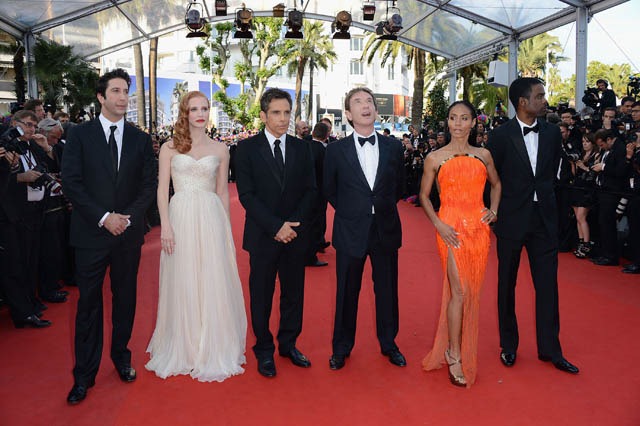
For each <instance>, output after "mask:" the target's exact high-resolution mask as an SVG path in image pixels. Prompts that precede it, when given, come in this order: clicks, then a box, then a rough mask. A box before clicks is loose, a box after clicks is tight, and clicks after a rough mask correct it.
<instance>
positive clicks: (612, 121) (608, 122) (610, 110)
mask: <svg viewBox="0 0 640 426" xmlns="http://www.w3.org/2000/svg"><path fill="white" fill-rule="evenodd" d="M616 113H617V111H616V107H606V108H605V109H604V110H603V111H602V128H603V129H607V130H617V120H616Z"/></svg>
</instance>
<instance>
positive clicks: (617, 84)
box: [587, 61, 633, 98]
mask: <svg viewBox="0 0 640 426" xmlns="http://www.w3.org/2000/svg"><path fill="white" fill-rule="evenodd" d="M631 74H633V73H632V72H631V66H630V65H629V64H613V65H608V64H603V63H602V62H599V61H591V62H589V65H587V86H589V87H595V86H596V81H597V80H598V79H601V78H602V79H605V80H607V81H608V82H609V86H610V88H611V89H612V90H613V91H614V92H615V94H616V96H617V97H619V98H621V97H623V96H626V94H627V83H628V81H629V80H628V79H629V76H630V75H631Z"/></svg>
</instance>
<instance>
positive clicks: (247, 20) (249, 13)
mask: <svg viewBox="0 0 640 426" xmlns="http://www.w3.org/2000/svg"><path fill="white" fill-rule="evenodd" d="M242 6H243V7H242V9H237V10H236V19H235V21H233V26H234V27H236V32H235V33H234V34H233V38H253V33H252V32H251V27H252V26H253V10H251V9H247V8H246V7H244V3H243V5H242Z"/></svg>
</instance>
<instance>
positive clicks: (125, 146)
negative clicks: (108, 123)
mask: <svg viewBox="0 0 640 426" xmlns="http://www.w3.org/2000/svg"><path fill="white" fill-rule="evenodd" d="M130 137H131V129H130V128H129V126H128V125H127V124H126V123H125V125H124V132H123V134H122V146H121V152H120V165H119V166H118V174H117V180H118V181H119V180H120V176H122V172H123V171H126V170H127V168H128V166H129V162H130V161H131V159H132V157H133V155H132V152H133V149H134V144H133V141H131V140H129V138H130Z"/></svg>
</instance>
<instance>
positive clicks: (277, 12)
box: [273, 3, 284, 18]
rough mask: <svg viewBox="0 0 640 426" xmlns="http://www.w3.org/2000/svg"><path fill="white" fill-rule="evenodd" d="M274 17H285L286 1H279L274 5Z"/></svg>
mask: <svg viewBox="0 0 640 426" xmlns="http://www.w3.org/2000/svg"><path fill="white" fill-rule="evenodd" d="M273 17H274V18H284V3H278V4H276V5H275V6H273Z"/></svg>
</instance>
